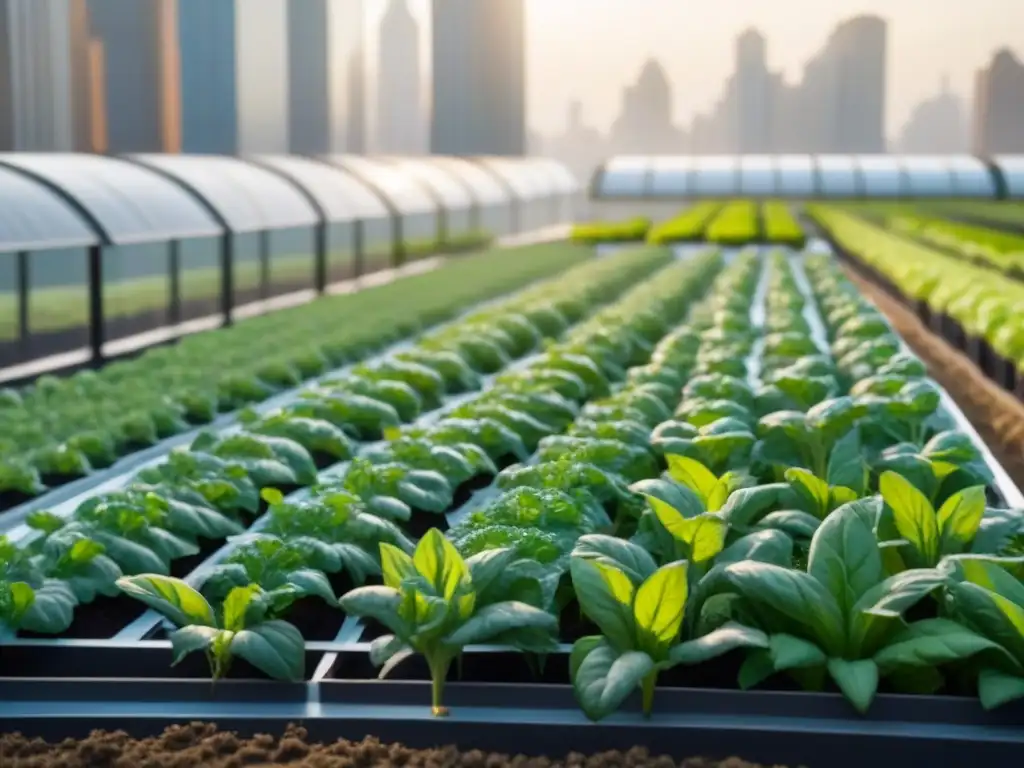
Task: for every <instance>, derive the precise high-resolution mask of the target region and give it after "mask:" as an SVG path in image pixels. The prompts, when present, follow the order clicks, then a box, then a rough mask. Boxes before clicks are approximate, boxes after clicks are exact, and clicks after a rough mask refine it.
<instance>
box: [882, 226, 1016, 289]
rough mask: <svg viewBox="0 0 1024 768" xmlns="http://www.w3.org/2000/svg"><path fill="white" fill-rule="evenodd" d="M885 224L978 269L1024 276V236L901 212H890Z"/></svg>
mask: <svg viewBox="0 0 1024 768" xmlns="http://www.w3.org/2000/svg"><path fill="white" fill-rule="evenodd" d="M887 222H888V225H889V226H890V227H891V228H892V229H893V230H895V231H897V232H905V233H907V234H909V235H911V236H913V237H915V238H917V239H918V240H921V241H923V242H925V243H928V244H930V245H935V246H938V247H939V248H942V249H945V250H946V251H948V252H950V253H953V254H954V255H958V256H962V257H964V258H965V259H967V260H968V261H971V262H973V263H975V264H977V265H979V266H982V267H990V268H994V269H997V270H999V271H1000V272H1005V273H1006V274H1008V275H1013V276H1014V277H1022V276H1024V237H1022V236H1020V235H1016V234H1013V233H1011V232H1002V231H1000V230H995V229H987V228H986V227H979V226H976V225H973V224H962V223H960V222H956V221H948V220H945V219H938V218H931V217H925V216H921V215H914V214H913V212H911V213H909V214H908V213H905V212H903V211H901V210H896V211H894V212H892V215H890V216H889V217H888V218H887Z"/></svg>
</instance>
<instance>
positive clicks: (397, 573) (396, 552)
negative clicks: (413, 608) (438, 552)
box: [380, 541, 418, 589]
mask: <svg viewBox="0 0 1024 768" xmlns="http://www.w3.org/2000/svg"><path fill="white" fill-rule="evenodd" d="M380 564H381V571H382V573H383V574H384V584H385V586H388V587H391V589H398V588H400V587H401V586H402V582H404V581H405V580H406V579H411V578H414V577H415V576H416V575H417V573H418V571H417V570H416V564H415V563H414V562H413V559H412V558H411V557H410V556H409V555H407V554H406V553H405V552H403V551H402V550H400V549H399V548H398V547H396V546H394V545H393V544H388V543H387V542H383V541H382V542H381V543H380Z"/></svg>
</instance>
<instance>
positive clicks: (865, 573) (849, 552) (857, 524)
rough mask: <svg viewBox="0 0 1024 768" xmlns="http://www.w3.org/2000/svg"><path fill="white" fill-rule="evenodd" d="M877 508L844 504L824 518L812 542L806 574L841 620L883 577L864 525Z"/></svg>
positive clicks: (868, 504)
mask: <svg viewBox="0 0 1024 768" xmlns="http://www.w3.org/2000/svg"><path fill="white" fill-rule="evenodd" d="M876 508H877V505H876V503H875V501H874V500H873V499H862V500H860V501H855V502H852V503H850V504H846V505H844V506H842V507H840V508H839V509H837V510H836V511H835V512H833V513H832V514H830V515H829V516H828V517H826V518H825V520H824V521H823V522H822V523H821V525H820V526H819V527H818V530H817V531H816V532H815V534H814V538H813V539H812V540H811V550H810V553H809V555H808V561H807V572H808V573H810V574H811V575H812V576H813V577H814V578H816V579H817V580H818V581H819V582H820V583H821V584H822V585H823V586H824V587H826V588H827V589H828V591H829V592H830V593H831V595H832V597H834V598H835V601H836V604H837V605H838V606H839V610H840V612H841V613H842V614H843V615H844V616H849V615H850V612H851V611H852V610H853V606H854V605H855V604H856V603H857V601H858V600H860V599H861V597H863V596H864V595H865V594H866V593H867V591H868V590H869V589H871V588H872V587H873V586H875V585H876V584H878V583H879V582H880V581H882V579H883V578H884V576H885V572H884V570H883V568H882V556H881V554H880V553H879V551H878V540H877V539H876V538H875V534H874V532H873V531H872V530H871V526H870V525H869V523H868V522H867V521H868V520H869V519H871V517H872V515H873V514H874V510H875V509H876Z"/></svg>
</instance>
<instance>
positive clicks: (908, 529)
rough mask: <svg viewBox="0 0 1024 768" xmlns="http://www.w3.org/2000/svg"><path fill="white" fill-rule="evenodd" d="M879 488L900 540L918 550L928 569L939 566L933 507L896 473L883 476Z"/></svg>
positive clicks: (936, 528) (886, 473)
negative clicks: (907, 542) (890, 511)
mask: <svg viewBox="0 0 1024 768" xmlns="http://www.w3.org/2000/svg"><path fill="white" fill-rule="evenodd" d="M878 485H879V490H880V491H881V493H882V498H883V499H884V500H885V503H886V504H887V505H888V506H889V508H890V509H891V510H892V513H893V522H894V523H895V524H896V529H897V530H898V531H899V532H900V536H902V537H903V538H904V539H906V540H907V541H909V542H910V544H911V545H912V546H913V547H914V548H915V549H917V551H918V552H919V553H920V555H921V557H922V559H923V560H924V564H925V565H935V564H936V563H937V562H938V558H939V526H938V521H937V519H936V516H935V510H934V508H933V507H932V505H931V503H930V502H929V501H928V499H927V498H925V495H924V494H923V493H921V492H920V491H919V490H917V488H915V487H914V486H912V485H911V484H910V483H909V482H907V481H906V480H905V479H904V478H903V477H902V476H901V475H898V474H896V473H895V472H884V473H882V477H881V479H880V480H879V484H878Z"/></svg>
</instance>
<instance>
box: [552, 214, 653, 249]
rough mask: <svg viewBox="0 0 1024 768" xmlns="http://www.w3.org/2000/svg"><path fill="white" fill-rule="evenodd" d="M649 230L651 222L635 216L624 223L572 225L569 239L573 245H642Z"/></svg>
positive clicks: (597, 222) (595, 222)
mask: <svg viewBox="0 0 1024 768" xmlns="http://www.w3.org/2000/svg"><path fill="white" fill-rule="evenodd" d="M650 229H651V220H650V219H648V218H644V217H642V216H637V217H635V218H632V219H626V220H624V221H591V222H586V223H582V224H574V225H573V227H572V233H571V234H570V239H571V240H572V241H573V242H574V243H582V244H584V245H598V244H600V243H633V242H636V243H642V242H644V241H645V240H646V239H647V233H648V232H649V231H650Z"/></svg>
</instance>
